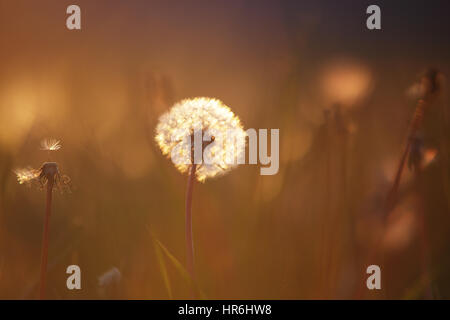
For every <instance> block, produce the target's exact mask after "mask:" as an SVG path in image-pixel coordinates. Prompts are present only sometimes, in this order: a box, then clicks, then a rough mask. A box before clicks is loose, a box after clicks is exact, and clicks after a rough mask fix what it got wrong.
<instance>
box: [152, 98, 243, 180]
mask: <svg viewBox="0 0 450 320" xmlns="http://www.w3.org/2000/svg"><path fill="white" fill-rule="evenodd" d="M195 131H201V132H202V133H207V132H211V133H212V134H211V135H212V137H214V136H215V135H219V136H220V137H221V138H222V139H218V140H217V141H212V142H210V144H211V145H208V149H209V152H210V154H212V155H213V156H214V157H213V159H212V161H208V162H205V161H203V162H202V163H201V164H199V165H198V166H197V169H196V177H197V180H199V181H204V180H205V179H206V178H212V177H215V176H218V175H222V174H225V173H226V172H228V171H230V170H231V169H232V168H234V167H236V166H237V163H238V161H237V159H239V158H240V157H241V156H242V155H243V154H245V137H246V133H245V131H244V130H243V128H242V125H241V122H240V120H239V118H238V117H237V116H236V115H234V113H233V112H232V111H231V109H230V108H229V107H227V106H226V105H225V104H224V103H223V102H222V101H220V100H217V99H212V98H204V97H199V98H194V99H185V100H182V101H181V102H179V103H177V104H175V105H174V106H173V107H172V109H171V110H170V111H168V112H167V113H165V114H163V115H162V116H161V117H160V118H159V123H158V125H157V127H156V136H155V140H156V142H157V144H158V146H159V147H160V149H161V151H162V153H163V154H164V155H166V156H171V155H172V152H173V151H174V148H175V147H176V146H177V145H178V144H179V143H180V142H183V141H187V140H188V139H191V138H192V137H193V135H194V132H195ZM230 135H232V137H230ZM212 140H214V139H212ZM206 146H207V145H203V149H205V148H206ZM183 152H184V151H183V150H180V153H181V154H180V156H181V157H183V156H184V157H186V158H187V160H188V161H185V162H182V163H174V164H175V166H176V167H177V169H178V170H179V171H180V172H182V173H184V172H187V171H188V169H189V168H190V166H191V162H192V161H189V159H190V158H191V157H192V155H191V154H184V153H183ZM202 153H203V150H202ZM230 157H231V159H230ZM172 160H173V159H172Z"/></svg>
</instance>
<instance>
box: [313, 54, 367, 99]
mask: <svg viewBox="0 0 450 320" xmlns="http://www.w3.org/2000/svg"><path fill="white" fill-rule="evenodd" d="M371 84H372V77H371V74H370V72H369V70H368V69H367V68H366V67H365V66H363V65H360V64H357V63H354V62H351V61H339V62H335V63H332V64H329V65H327V66H326V67H325V68H324V71H323V72H322V78H321V85H322V89H323V92H324V94H325V98H326V99H327V100H328V101H327V102H326V103H339V104H341V105H342V106H343V107H352V106H354V105H355V104H356V103H357V102H359V101H360V100H361V99H362V98H363V97H364V96H366V95H367V93H368V92H369V90H370V88H371Z"/></svg>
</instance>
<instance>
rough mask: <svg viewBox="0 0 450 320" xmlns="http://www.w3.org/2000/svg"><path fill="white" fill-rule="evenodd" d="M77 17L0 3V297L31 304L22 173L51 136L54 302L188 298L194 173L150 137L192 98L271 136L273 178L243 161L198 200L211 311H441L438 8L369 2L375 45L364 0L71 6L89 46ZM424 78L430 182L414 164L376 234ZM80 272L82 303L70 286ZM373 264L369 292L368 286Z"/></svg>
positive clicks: (39, 216) (447, 254)
mask: <svg viewBox="0 0 450 320" xmlns="http://www.w3.org/2000/svg"><path fill="white" fill-rule="evenodd" d="M70 4H73V3H72V1H65V0H63V1H48V0H41V1H24V0H15V1H8V0H1V1H0V71H1V72H0V298H3V299H20V298H23V299H34V298H36V291H37V283H38V278H39V262H40V252H41V251H40V250H41V237H42V225H43V218H44V203H45V192H43V191H41V190H39V189H38V188H33V187H32V188H27V187H26V186H24V185H19V184H18V183H17V181H16V177H15V174H14V170H15V169H16V168H20V167H26V166H32V167H34V168H37V167H39V166H40V164H41V163H42V162H44V161H47V160H49V159H48V155H47V153H45V152H43V151H40V150H39V143H40V141H41V140H42V139H43V138H47V137H53V138H57V139H60V140H61V143H62V148H61V150H59V151H58V152H57V153H55V154H54V156H53V157H52V159H51V160H53V161H57V162H58V164H59V167H60V170H61V171H62V173H64V174H67V175H68V176H70V178H71V180H72V187H71V189H72V192H71V193H64V194H60V193H58V192H55V195H54V203H53V212H52V218H51V226H50V249H49V265H48V284H47V297H48V298H50V299H169V298H174V299H182V298H188V297H189V286H188V283H187V281H186V278H185V276H184V274H183V272H182V270H181V268H180V267H179V265H177V263H175V259H176V260H178V261H179V262H180V263H181V264H183V265H184V264H185V243H184V196H185V189H186V180H187V176H186V175H182V174H180V173H179V172H177V171H176V169H175V167H174V166H173V165H172V163H171V161H170V160H169V159H166V158H165V157H163V156H162V154H161V152H160V150H159V149H158V148H157V146H156V143H155V142H154V129H155V126H156V124H157V121H158V117H159V116H160V115H161V114H162V113H164V112H165V111H167V110H168V109H169V108H170V107H171V106H172V105H173V104H174V103H175V102H177V101H179V100H181V99H183V98H188V97H195V96H208V97H216V98H218V99H220V100H222V101H223V102H224V103H225V104H227V105H228V106H229V107H230V108H231V109H232V110H233V111H234V112H235V114H236V115H238V116H239V117H240V119H241V121H242V123H243V125H244V127H245V129H247V128H256V129H259V128H267V129H270V128H279V129H280V170H279V172H278V174H276V175H274V176H261V175H260V174H259V169H260V168H259V165H241V166H239V167H238V168H237V169H235V170H233V171H232V172H230V173H229V174H227V175H225V176H223V177H219V178H217V179H208V180H206V182H205V183H196V185H195V187H194V195H193V229H194V239H195V258H196V269H197V281H198V286H199V287H200V288H201V290H202V292H203V293H204V295H205V296H206V297H207V298H210V299H227V298H232V299H316V298H339V299H352V298H365V299H415V298H417V299H422V298H450V232H449V231H450V210H449V206H450V189H449V171H448V169H449V165H450V162H449V157H448V150H449V149H448V143H449V141H450V131H449V117H448V115H449V104H448V99H447V97H446V95H447V84H446V83H445V77H448V75H449V74H450V62H449V57H450V44H449V41H448V39H449V35H450V34H449V33H450V22H449V20H448V14H449V12H450V6H449V3H448V1H440V0H434V1H395V3H393V1H390V2H388V1H377V4H378V5H379V6H380V7H381V12H382V15H381V17H382V30H380V31H369V30H368V29H367V28H366V18H367V17H368V15H367V14H366V13H365V12H366V8H367V6H368V5H370V4H373V3H370V2H368V1H348V0H345V1H331V0H329V1H328V0H327V1H312V0H311V1H310V0H308V1H268V0H267V1H266V0H264V1H244V0H233V1H218V0H208V1H206V0H205V1H195V0H194V1H144V0H142V1H141V0H135V1H124V0H123V1H104V0H96V1H93V0H89V1H88V0H79V1H76V4H77V5H79V6H80V7H81V12H82V30H81V31H69V30H67V29H66V26H65V20H66V18H67V15H66V13H65V11H66V8H67V6H68V5H70ZM429 67H435V68H437V69H438V70H439V71H440V74H441V77H440V90H439V94H438V97H437V100H436V101H435V103H433V105H432V106H431V107H430V108H429V111H427V113H426V114H425V115H424V125H423V128H421V137H422V138H423V139H422V142H423V144H422V145H421V150H422V151H423V152H421V153H420V154H421V156H423V159H424V160H423V161H424V168H423V170H422V175H421V178H420V179H418V178H417V177H416V176H415V175H414V174H413V172H412V171H411V170H410V169H409V168H408V167H406V168H405V171H404V174H403V177H402V181H401V183H400V186H399V190H398V199H397V201H396V204H395V207H394V208H393V209H392V210H391V212H389V218H388V219H386V213H385V212H384V210H383V204H384V201H385V198H386V196H387V194H388V192H389V188H390V186H391V185H392V183H393V179H394V174H395V170H396V166H397V165H398V161H399V159H400V156H401V152H402V150H403V148H404V143H405V138H406V136H407V133H408V125H409V123H410V121H411V119H412V116H413V113H414V110H415V107H416V103H417V100H418V95H419V94H420V84H419V83H420V82H419V81H420V79H421V75H422V74H423V72H425V71H426V70H427V68H429ZM385 219H386V220H387V222H386V224H385V226H383V221H384V220H385ZM424 243H425V244H426V245H424ZM376 246H381V247H382V250H381V251H382V254H377V255H375V256H373V257H372V258H373V259H372V260H371V261H368V260H367V257H368V256H370V252H371V251H372V250H373V248H374V247H376ZM424 248H425V249H424ZM72 264H76V265H79V266H80V268H81V274H82V290H79V291H77V290H73V291H69V290H68V289H67V288H66V279H67V276H68V275H66V268H67V266H69V265H72ZM369 264H377V265H380V266H381V271H382V290H380V291H377V290H373V291H369V290H367V289H366V288H365V281H366V278H367V276H368V275H366V267H367V266H368V265H369ZM424 274H426V275H424ZM361 287H362V289H361Z"/></svg>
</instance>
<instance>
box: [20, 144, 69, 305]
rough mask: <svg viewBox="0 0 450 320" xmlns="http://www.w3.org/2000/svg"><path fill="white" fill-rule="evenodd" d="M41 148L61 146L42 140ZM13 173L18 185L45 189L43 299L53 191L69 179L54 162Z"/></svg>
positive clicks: (40, 295) (41, 278)
mask: <svg viewBox="0 0 450 320" xmlns="http://www.w3.org/2000/svg"><path fill="white" fill-rule="evenodd" d="M41 147H42V150H46V151H56V150H59V149H60V148H61V144H60V142H59V141H57V140H44V141H42V142H41ZM15 173H16V176H17V181H18V182H19V184H31V183H33V182H35V181H37V182H38V183H39V184H40V186H41V188H44V187H46V188H47V195H46V209H45V222H44V231H43V236H42V252H41V272H40V282H39V298H40V299H44V298H45V286H46V275H47V260H48V242H49V227H50V215H51V207H52V194H53V189H54V188H58V189H61V188H62V187H63V186H65V187H68V186H69V184H70V178H69V177H67V176H65V175H61V174H60V172H59V169H58V164H57V163H56V162H44V163H43V164H42V166H41V167H40V168H39V169H32V168H25V169H18V170H15Z"/></svg>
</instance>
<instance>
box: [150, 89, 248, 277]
mask: <svg viewBox="0 0 450 320" xmlns="http://www.w3.org/2000/svg"><path fill="white" fill-rule="evenodd" d="M245 137H246V133H245V131H244V130H243V128H242V125H241V122H240V120H239V118H238V117H237V116H235V115H234V113H233V112H232V111H231V109H230V108H228V107H227V106H226V105H225V104H223V103H222V102H221V101H220V100H217V99H212V98H204V97H200V98H193V99H185V100H182V101H181V102H178V103H176V104H175V105H174V106H173V107H172V108H171V109H170V110H169V111H168V112H167V113H165V114H163V115H162V116H161V117H160V118H159V123H158V125H157V127H156V136H155V140H156V142H157V143H158V146H159V147H160V148H161V151H162V153H163V154H164V155H167V156H170V157H171V158H172V161H173V162H174V164H175V166H176V167H177V169H178V170H179V171H180V172H182V173H184V172H187V171H189V178H188V183H187V191H186V250H187V269H188V271H189V273H190V274H191V277H192V278H194V247H193V238H192V216H191V206H192V190H193V185H194V180H195V177H197V180H198V181H202V182H203V181H205V179H206V178H212V177H215V176H219V175H222V174H225V173H226V172H228V171H230V170H231V169H232V168H234V167H236V166H237V165H238V162H239V161H238V160H239V159H242V157H243V156H244V155H245ZM182 146H185V148H183V147H182ZM186 146H187V148H186ZM208 155H209V156H208ZM180 160H181V161H180Z"/></svg>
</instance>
